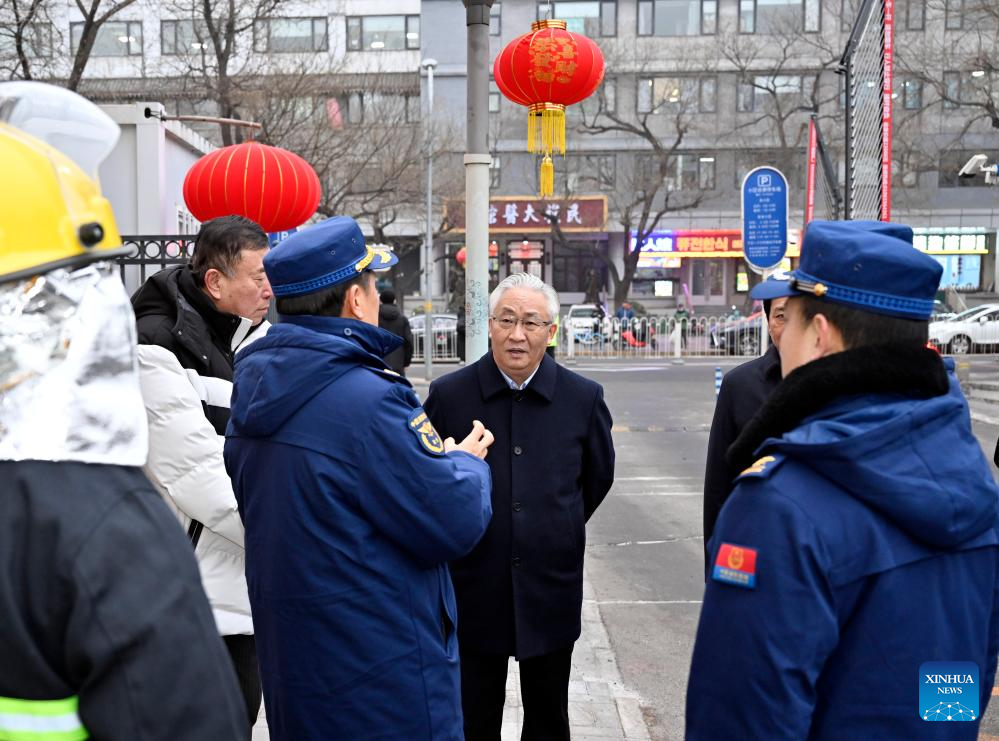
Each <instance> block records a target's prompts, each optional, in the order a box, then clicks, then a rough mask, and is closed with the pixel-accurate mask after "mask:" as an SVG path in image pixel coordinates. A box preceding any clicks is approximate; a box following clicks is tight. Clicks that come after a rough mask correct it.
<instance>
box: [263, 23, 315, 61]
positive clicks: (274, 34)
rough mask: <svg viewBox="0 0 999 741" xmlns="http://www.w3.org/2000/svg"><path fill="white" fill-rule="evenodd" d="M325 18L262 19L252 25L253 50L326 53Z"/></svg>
mask: <svg viewBox="0 0 999 741" xmlns="http://www.w3.org/2000/svg"><path fill="white" fill-rule="evenodd" d="M327 49H329V41H328V39H327V34H326V19H325V18H264V19H262V20H259V21H256V22H255V23H254V24H253V50H254V51H257V52H261V53H267V52H273V53H283V52H309V51H326V50H327Z"/></svg>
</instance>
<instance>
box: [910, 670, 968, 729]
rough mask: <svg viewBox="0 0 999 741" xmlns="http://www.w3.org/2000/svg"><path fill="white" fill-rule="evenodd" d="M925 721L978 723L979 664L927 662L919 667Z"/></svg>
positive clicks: (922, 709) (921, 713)
mask: <svg viewBox="0 0 999 741" xmlns="http://www.w3.org/2000/svg"><path fill="white" fill-rule="evenodd" d="M919 715H920V717H921V718H922V719H923V720H972V721H974V720H978V664H976V663H975V662H973V661H927V662H926V663H925V664H923V665H922V666H921V667H919Z"/></svg>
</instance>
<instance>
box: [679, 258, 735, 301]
mask: <svg viewBox="0 0 999 741" xmlns="http://www.w3.org/2000/svg"><path fill="white" fill-rule="evenodd" d="M684 262H690V289H691V292H693V293H694V295H696V296H704V297H705V298H710V297H711V296H721V295H723V294H724V293H725V289H724V284H725V260H723V259H722V260H689V261H688V260H684Z"/></svg>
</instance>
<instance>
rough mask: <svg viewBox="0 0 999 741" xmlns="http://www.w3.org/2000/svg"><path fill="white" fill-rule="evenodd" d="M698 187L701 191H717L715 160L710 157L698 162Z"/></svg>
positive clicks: (704, 157) (701, 158) (706, 156)
mask: <svg viewBox="0 0 999 741" xmlns="http://www.w3.org/2000/svg"><path fill="white" fill-rule="evenodd" d="M697 187H698V188H700V189H701V190H714V189H715V158H714V157H712V156H710V155H705V156H702V157H699V158H698V160H697Z"/></svg>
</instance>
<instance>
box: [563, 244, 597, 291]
mask: <svg viewBox="0 0 999 741" xmlns="http://www.w3.org/2000/svg"><path fill="white" fill-rule="evenodd" d="M566 246H567V247H568V249H565V250H562V249H561V248H560V247H559V246H556V247H555V254H553V255H552V287H553V288H554V289H555V290H556V291H562V292H565V293H585V292H586V291H587V290H588V289H589V288H591V287H592V286H591V284H592V285H596V286H598V287H600V288H602V287H603V286H605V285H606V284H607V266H606V265H605V264H604V262H603V260H601V259H600V258H599V257H597V256H596V255H593V254H592V252H591V251H590V250H591V249H592V246H593V243H592V242H569V243H568V244H567V245H566ZM600 249H601V251H603V252H605V251H606V250H607V243H606V242H604V243H601V245H600Z"/></svg>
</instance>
